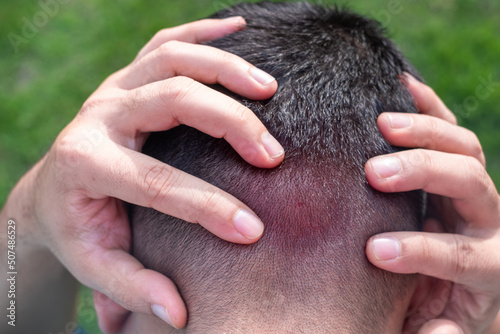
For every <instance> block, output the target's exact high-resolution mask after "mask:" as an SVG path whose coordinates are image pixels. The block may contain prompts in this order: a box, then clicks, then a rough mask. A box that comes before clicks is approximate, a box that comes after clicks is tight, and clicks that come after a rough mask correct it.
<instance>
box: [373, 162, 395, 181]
mask: <svg viewBox="0 0 500 334" xmlns="http://www.w3.org/2000/svg"><path fill="white" fill-rule="evenodd" d="M370 164H371V165H372V168H373V170H374V171H375V173H377V175H378V177H379V178H380V179H386V178H388V177H391V176H394V175H396V174H398V173H399V172H400V171H401V164H400V162H399V159H397V158H394V157H377V158H373V159H372V160H371V161H370Z"/></svg>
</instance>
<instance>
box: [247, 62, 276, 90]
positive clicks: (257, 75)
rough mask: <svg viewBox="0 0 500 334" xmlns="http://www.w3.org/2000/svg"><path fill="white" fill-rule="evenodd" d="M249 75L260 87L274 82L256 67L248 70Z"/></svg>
mask: <svg viewBox="0 0 500 334" xmlns="http://www.w3.org/2000/svg"><path fill="white" fill-rule="evenodd" d="M250 75H251V76H252V77H253V78H254V79H255V80H256V81H257V82H258V83H260V84H261V85H262V86H267V85H269V84H270V83H272V82H273V81H274V78H273V77H272V76H271V75H269V74H267V73H266V72H264V71H263V70H261V69H258V68H257V67H254V66H252V67H251V68H250Z"/></svg>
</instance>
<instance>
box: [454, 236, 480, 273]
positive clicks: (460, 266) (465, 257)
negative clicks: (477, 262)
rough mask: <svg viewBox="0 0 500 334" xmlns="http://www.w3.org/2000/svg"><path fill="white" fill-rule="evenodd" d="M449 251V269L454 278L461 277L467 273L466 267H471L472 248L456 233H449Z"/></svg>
mask: <svg viewBox="0 0 500 334" xmlns="http://www.w3.org/2000/svg"><path fill="white" fill-rule="evenodd" d="M451 238H452V239H451V240H452V244H451V253H450V257H451V258H450V259H449V261H450V262H449V263H450V264H451V266H452V268H451V271H450V272H452V273H453V274H454V276H453V277H454V278H455V279H458V278H463V277H464V275H465V274H466V273H467V271H468V269H469V268H470V267H471V263H472V261H473V254H474V248H473V247H472V245H471V244H470V243H468V242H466V241H464V240H463V239H462V238H460V237H459V236H457V235H451Z"/></svg>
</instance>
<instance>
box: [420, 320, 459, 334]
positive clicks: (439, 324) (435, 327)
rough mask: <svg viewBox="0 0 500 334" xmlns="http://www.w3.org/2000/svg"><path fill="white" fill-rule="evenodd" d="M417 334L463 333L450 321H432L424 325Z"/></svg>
mask: <svg viewBox="0 0 500 334" xmlns="http://www.w3.org/2000/svg"><path fill="white" fill-rule="evenodd" d="M418 334H464V331H463V330H462V329H461V328H460V326H459V325H457V324H456V323H455V322H453V321H451V320H448V319H433V320H430V321H428V322H427V323H425V324H424V325H423V326H422V328H420V330H419V331H418Z"/></svg>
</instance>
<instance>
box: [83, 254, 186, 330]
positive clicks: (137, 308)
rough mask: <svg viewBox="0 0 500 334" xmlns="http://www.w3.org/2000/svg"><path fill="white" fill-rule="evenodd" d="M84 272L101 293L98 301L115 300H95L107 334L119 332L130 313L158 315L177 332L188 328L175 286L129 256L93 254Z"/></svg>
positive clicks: (89, 282) (90, 284)
mask: <svg viewBox="0 0 500 334" xmlns="http://www.w3.org/2000/svg"><path fill="white" fill-rule="evenodd" d="M101 268H106V270H102V269H101ZM82 269H83V270H85V271H86V275H85V276H87V277H91V278H92V281H90V280H89V281H85V280H83V282H82V283H84V284H85V285H87V286H90V287H91V288H93V289H95V290H98V291H100V292H101V293H99V294H96V296H95V297H102V294H105V295H106V296H107V297H109V299H111V300H112V301H109V300H107V299H106V298H102V299H101V298H95V303H96V309H97V313H98V314H99V324H100V325H101V326H102V327H103V329H104V330H105V331H107V332H110V333H112V332H115V331H116V330H118V329H119V328H118V327H119V326H121V324H122V323H123V321H124V320H125V318H126V317H127V313H126V310H130V311H132V312H140V313H145V314H151V315H156V316H157V317H159V318H160V319H161V320H163V321H165V322H166V323H168V324H169V325H170V326H172V327H174V328H182V327H184V326H185V325H186V322H187V311H186V307H185V305H184V302H183V301H182V298H181V296H180V294H179V292H178V290H177V288H176V286H175V285H174V283H173V282H172V281H171V280H170V279H168V278H167V277H165V276H164V275H162V274H160V273H158V272H156V271H153V270H149V269H146V268H144V266H143V265H142V264H141V263H140V262H139V261H138V260H137V259H135V258H134V257H133V256H132V255H130V254H129V253H127V252H125V251H123V250H117V249H115V250H104V251H103V252H97V254H96V253H92V255H90V256H88V257H87V260H86V261H85V265H84V268H82ZM115 302H116V303H118V304H119V305H120V306H119V305H116V304H115ZM108 307H109V308H108ZM104 308H108V309H106V310H104Z"/></svg>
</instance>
